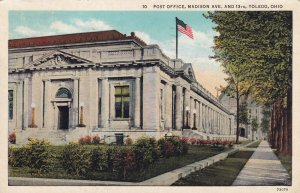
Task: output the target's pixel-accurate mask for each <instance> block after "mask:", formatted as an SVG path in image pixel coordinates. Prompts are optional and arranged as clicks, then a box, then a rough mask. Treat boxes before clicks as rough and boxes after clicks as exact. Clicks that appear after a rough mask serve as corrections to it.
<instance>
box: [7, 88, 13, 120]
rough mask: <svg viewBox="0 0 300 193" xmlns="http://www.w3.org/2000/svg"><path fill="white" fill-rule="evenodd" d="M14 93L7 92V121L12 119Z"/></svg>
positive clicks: (11, 91)
mask: <svg viewBox="0 0 300 193" xmlns="http://www.w3.org/2000/svg"><path fill="white" fill-rule="evenodd" d="M13 116H14V91H13V90H9V91H8V119H9V120H12V119H13V118H14V117H13Z"/></svg>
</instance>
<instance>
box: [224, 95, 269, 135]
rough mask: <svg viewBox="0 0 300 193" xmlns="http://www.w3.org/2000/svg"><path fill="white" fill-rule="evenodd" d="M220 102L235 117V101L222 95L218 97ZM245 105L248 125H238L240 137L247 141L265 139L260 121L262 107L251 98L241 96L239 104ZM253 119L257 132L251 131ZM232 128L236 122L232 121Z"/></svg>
mask: <svg viewBox="0 0 300 193" xmlns="http://www.w3.org/2000/svg"><path fill="white" fill-rule="evenodd" d="M219 100H220V102H221V103H222V104H223V105H224V106H225V107H226V108H227V109H228V110H229V111H230V112H232V113H233V114H234V115H235V116H236V106H237V105H236V99H234V98H231V97H229V96H227V95H226V94H224V93H222V94H221V95H220V97H219ZM243 103H244V104H245V105H246V108H247V114H248V121H249V124H240V127H239V128H240V136H241V137H245V138H248V139H253V140H257V139H263V138H265V137H266V133H263V132H262V131H261V127H260V125H261V120H262V118H263V107H262V106H261V105H259V104H258V103H256V102H255V101H254V100H253V98H252V97H251V96H247V97H245V96H243V97H241V98H240V104H243ZM253 119H256V120H257V123H258V128H257V131H253V130H252V126H251V122H252V120H253ZM233 127H234V128H236V121H234V124H233Z"/></svg>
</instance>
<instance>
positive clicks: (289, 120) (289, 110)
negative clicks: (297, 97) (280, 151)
mask: <svg viewBox="0 0 300 193" xmlns="http://www.w3.org/2000/svg"><path fill="white" fill-rule="evenodd" d="M292 92H293V90H292V87H290V88H289V89H288V93H287V133H288V137H287V141H288V145H287V148H288V150H287V153H288V154H289V155H292Z"/></svg>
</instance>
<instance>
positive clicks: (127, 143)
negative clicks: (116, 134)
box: [125, 137, 133, 145]
mask: <svg viewBox="0 0 300 193" xmlns="http://www.w3.org/2000/svg"><path fill="white" fill-rule="evenodd" d="M125 144H126V145H132V144H133V141H132V139H131V138H130V137H127V138H126V140H125Z"/></svg>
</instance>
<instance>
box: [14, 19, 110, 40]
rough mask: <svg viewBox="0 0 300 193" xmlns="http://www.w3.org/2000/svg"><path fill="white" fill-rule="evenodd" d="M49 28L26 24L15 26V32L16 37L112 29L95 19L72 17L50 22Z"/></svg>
mask: <svg viewBox="0 0 300 193" xmlns="http://www.w3.org/2000/svg"><path fill="white" fill-rule="evenodd" d="M49 29H50V31H49ZM49 29H44V31H43V30H41V29H38V30H36V29H32V28H30V27H27V26H19V27H17V28H15V30H14V31H15V32H16V33H17V34H18V37H20V38H21V37H36V36H45V35H56V34H68V33H78V32H89V31H103V30H110V29H113V27H111V26H110V25H108V24H107V23H105V22H103V21H101V20H96V19H89V20H81V19H74V20H73V21H71V22H69V23H66V22H63V21H59V20H57V21H54V22H52V23H50V25H49Z"/></svg>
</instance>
